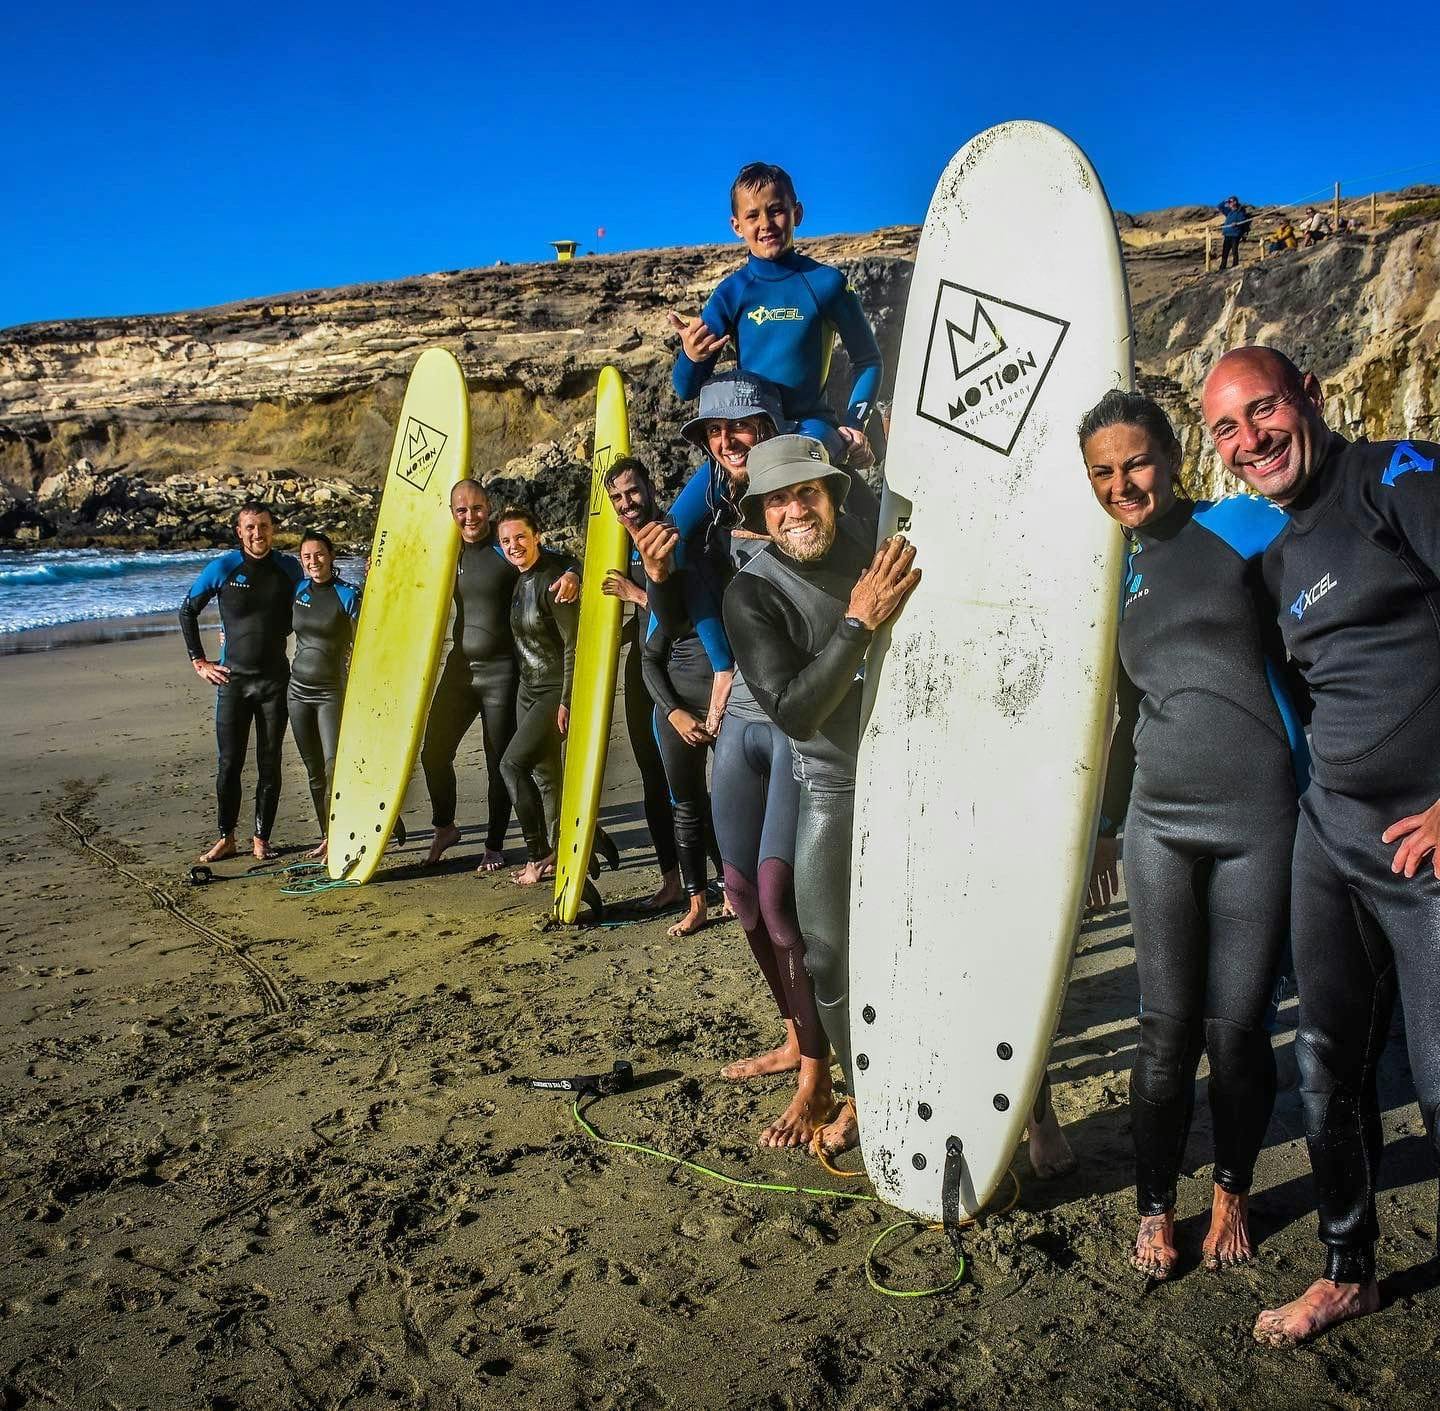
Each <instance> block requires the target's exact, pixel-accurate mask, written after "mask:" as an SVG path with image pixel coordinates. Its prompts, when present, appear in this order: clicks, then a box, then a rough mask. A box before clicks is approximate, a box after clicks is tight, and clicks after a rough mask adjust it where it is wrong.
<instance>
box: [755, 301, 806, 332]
mask: <svg viewBox="0 0 1440 1411" xmlns="http://www.w3.org/2000/svg"><path fill="white" fill-rule="evenodd" d="M745 317H746V318H748V319H749V320H750V321H751V323H753V324H754V325H755V327H756V328H763V327H764V326H765V325H766V324H767V323H799V322H800V321H801V320H802V319H804V317H805V315H804V314H802V313H801V312H800V310H799V309H793V308H792V309H768V308H766V307H765V306H764V305H763V304H762V305H760V307H759V308H756V309H751V310H750V312H749V313H748V314H746V315H745Z"/></svg>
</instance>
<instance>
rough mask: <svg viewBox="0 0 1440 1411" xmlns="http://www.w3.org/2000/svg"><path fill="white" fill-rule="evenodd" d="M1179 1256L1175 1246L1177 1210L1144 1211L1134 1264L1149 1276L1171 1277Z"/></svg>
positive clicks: (1133, 1255)
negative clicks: (1150, 1212)
mask: <svg viewBox="0 0 1440 1411" xmlns="http://www.w3.org/2000/svg"><path fill="white" fill-rule="evenodd" d="M1179 1257H1180V1255H1179V1253H1178V1251H1177V1250H1176V1248H1175V1212H1174V1211H1173V1210H1167V1211H1166V1212H1165V1213H1164V1214H1163V1215H1142V1216H1141V1217H1140V1233H1139V1234H1137V1235H1136V1236H1135V1252H1134V1253H1133V1254H1132V1255H1131V1256H1130V1267H1131V1268H1132V1269H1138V1270H1139V1271H1140V1272H1141V1273H1142V1274H1144V1275H1145V1277H1146V1278H1147V1279H1168V1278H1169V1277H1170V1275H1171V1274H1173V1273H1174V1272H1175V1261H1176V1260H1177V1259H1178V1258H1179Z"/></svg>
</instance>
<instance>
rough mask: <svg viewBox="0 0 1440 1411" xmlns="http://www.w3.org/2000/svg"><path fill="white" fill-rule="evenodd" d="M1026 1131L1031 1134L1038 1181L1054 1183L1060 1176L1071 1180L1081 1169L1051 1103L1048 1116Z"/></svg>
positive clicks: (1032, 1165)
mask: <svg viewBox="0 0 1440 1411" xmlns="http://www.w3.org/2000/svg"><path fill="white" fill-rule="evenodd" d="M1027 1129H1028V1131H1029V1133H1030V1169H1031V1170H1032V1171H1034V1172H1035V1175H1036V1178H1037V1179H1038V1180H1041V1181H1053V1180H1055V1179H1056V1177H1058V1176H1068V1175H1069V1174H1070V1173H1071V1172H1072V1171H1074V1170H1075V1169H1076V1167H1078V1166H1079V1164H1080V1163H1079V1162H1078V1161H1076V1159H1075V1153H1074V1152H1073V1151H1071V1149H1070V1142H1069V1139H1068V1138H1067V1137H1066V1135H1065V1132H1064V1130H1063V1129H1062V1128H1061V1126H1060V1120H1059V1118H1057V1117H1056V1116H1055V1109H1054V1108H1053V1107H1051V1106H1050V1105H1049V1104H1048V1103H1047V1104H1046V1106H1045V1115H1044V1116H1043V1117H1039V1118H1036V1117H1031V1119H1030V1121H1029V1124H1028V1128H1027Z"/></svg>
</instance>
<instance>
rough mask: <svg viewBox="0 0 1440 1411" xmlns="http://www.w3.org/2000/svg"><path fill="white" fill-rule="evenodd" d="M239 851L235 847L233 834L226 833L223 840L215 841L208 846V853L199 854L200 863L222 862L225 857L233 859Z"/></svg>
mask: <svg viewBox="0 0 1440 1411" xmlns="http://www.w3.org/2000/svg"><path fill="white" fill-rule="evenodd" d="M238 852H239V849H238V848H237V847H236V846H235V835H234V833H226V834H225V836H224V837H223V838H219V839H217V840H216V841H215V842H214V843H212V844H211V845H210V850H209V851H208V852H202V853H201V854H200V861H201V862H224V861H225V859H226V858H227V857H235V856H236V855H237V854H238Z"/></svg>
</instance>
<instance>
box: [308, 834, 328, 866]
mask: <svg viewBox="0 0 1440 1411" xmlns="http://www.w3.org/2000/svg"><path fill="white" fill-rule="evenodd" d="M329 854H330V839H329V838H321V839H320V841H319V842H318V843H316V845H315V846H314V847H313V848H311V849H310V851H309V852H307V853H306V854H305V856H306V858H307V859H308V860H309V861H310V862H324V861H325V859H326V858H327V857H328V856H329Z"/></svg>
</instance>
